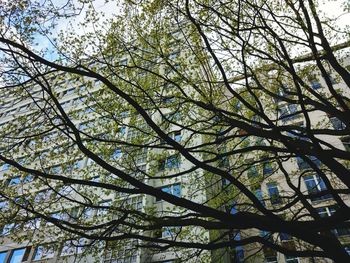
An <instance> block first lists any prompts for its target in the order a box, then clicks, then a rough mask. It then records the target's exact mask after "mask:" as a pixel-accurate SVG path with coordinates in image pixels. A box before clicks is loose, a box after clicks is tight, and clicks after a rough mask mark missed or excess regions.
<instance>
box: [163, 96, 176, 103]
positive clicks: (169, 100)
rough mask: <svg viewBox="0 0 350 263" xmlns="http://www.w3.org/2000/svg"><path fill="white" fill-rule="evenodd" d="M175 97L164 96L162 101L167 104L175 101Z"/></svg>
mask: <svg viewBox="0 0 350 263" xmlns="http://www.w3.org/2000/svg"><path fill="white" fill-rule="evenodd" d="M174 100H175V98H174V97H173V96H165V97H162V102H163V103H165V104H168V103H172V102H174Z"/></svg>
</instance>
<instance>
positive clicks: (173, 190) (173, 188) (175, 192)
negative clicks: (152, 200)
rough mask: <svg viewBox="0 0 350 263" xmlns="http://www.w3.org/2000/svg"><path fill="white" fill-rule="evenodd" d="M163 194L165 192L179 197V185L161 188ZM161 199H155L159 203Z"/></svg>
mask: <svg viewBox="0 0 350 263" xmlns="http://www.w3.org/2000/svg"><path fill="white" fill-rule="evenodd" d="M161 190H162V191H163V192H166V193H168V194H172V195H175V196H177V197H181V184H172V185H168V186H164V187H162V188H161ZM160 200H161V199H158V198H157V199H156V201H160Z"/></svg>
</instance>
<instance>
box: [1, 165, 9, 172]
mask: <svg viewBox="0 0 350 263" xmlns="http://www.w3.org/2000/svg"><path fill="white" fill-rule="evenodd" d="M8 169H10V165H9V164H8V163H4V164H3V165H2V166H1V171H7V170H8Z"/></svg>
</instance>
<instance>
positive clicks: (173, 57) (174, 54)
mask: <svg viewBox="0 0 350 263" xmlns="http://www.w3.org/2000/svg"><path fill="white" fill-rule="evenodd" d="M179 54H180V52H179V51H176V52H174V53H171V54H170V55H169V59H170V60H173V59H176V58H177V57H178V56H179Z"/></svg>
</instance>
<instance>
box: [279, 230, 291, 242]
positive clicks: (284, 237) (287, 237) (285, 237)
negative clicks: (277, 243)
mask: <svg viewBox="0 0 350 263" xmlns="http://www.w3.org/2000/svg"><path fill="white" fill-rule="evenodd" d="M280 239H281V241H288V240H291V239H292V237H291V236H290V235H289V234H287V233H283V232H282V233H280Z"/></svg>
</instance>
